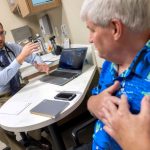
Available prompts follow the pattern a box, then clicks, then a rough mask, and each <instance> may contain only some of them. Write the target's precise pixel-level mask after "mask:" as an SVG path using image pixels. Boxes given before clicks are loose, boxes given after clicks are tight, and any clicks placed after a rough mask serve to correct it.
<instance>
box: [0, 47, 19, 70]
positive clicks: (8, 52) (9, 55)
mask: <svg viewBox="0 0 150 150" xmlns="http://www.w3.org/2000/svg"><path fill="white" fill-rule="evenodd" d="M4 47H5V50H6V54H7V56H8V57H9V59H10V60H11V61H13V60H12V57H11V55H12V56H13V57H14V58H16V55H15V53H14V52H13V51H12V50H11V49H10V48H9V47H8V46H7V45H6V44H5V45H4ZM0 67H2V68H4V67H7V66H6V65H5V64H4V63H3V62H2V61H1V60H0Z"/></svg>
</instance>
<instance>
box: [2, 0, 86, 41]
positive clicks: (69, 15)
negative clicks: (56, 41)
mask: <svg viewBox="0 0 150 150" xmlns="http://www.w3.org/2000/svg"><path fill="white" fill-rule="evenodd" d="M82 3H83V0H62V7H59V8H58V9H54V10H50V11H47V12H45V13H48V14H49V15H50V17H51V19H52V21H53V22H54V26H56V27H57V28H58V32H59V37H60V36H61V33H60V25H61V23H62V24H66V26H67V29H68V32H69V37H70V38H71V41H72V43H88V38H87V37H88V30H87V29H86V26H85V23H83V22H82V21H81V20H80V16H79V13H80V8H81V5H82ZM0 6H3V7H1V9H0V22H2V23H3V25H4V27H5V30H6V31H7V35H6V40H7V41H14V39H13V37H12V34H11V31H10V30H12V29H14V28H18V27H21V26H24V25H28V26H29V27H31V29H32V31H33V33H37V32H40V30H39V24H38V16H39V15H37V16H36V17H35V16H30V17H27V18H21V17H20V16H18V15H15V14H13V13H12V12H11V11H10V9H9V6H8V3H7V0H0ZM41 14H43V13H41ZM58 15H59V16H58Z"/></svg>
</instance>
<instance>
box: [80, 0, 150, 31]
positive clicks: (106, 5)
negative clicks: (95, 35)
mask: <svg viewBox="0 0 150 150" xmlns="http://www.w3.org/2000/svg"><path fill="white" fill-rule="evenodd" d="M80 17H81V19H82V20H83V21H88V20H89V21H92V22H93V23H94V24H96V25H99V26H101V27H106V26H107V25H108V24H109V23H110V21H111V20H112V19H117V20H120V21H121V22H122V23H123V24H124V25H125V26H127V27H128V28H130V29H131V30H133V31H143V30H147V29H150V1H149V0H84V2H83V5H82V8H81V12H80Z"/></svg>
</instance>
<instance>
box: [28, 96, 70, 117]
mask: <svg viewBox="0 0 150 150" xmlns="http://www.w3.org/2000/svg"><path fill="white" fill-rule="evenodd" d="M68 105H69V102H67V101H57V100H48V99H44V100H43V101H42V102H40V103H39V104H38V105H36V106H35V107H33V108H32V109H31V110H30V112H31V113H32V114H36V115H41V116H46V117H51V118H56V117H57V116H58V115H59V114H60V113H61V112H62V111H63V110H64V109H65V108H66V107H67V106H68Z"/></svg>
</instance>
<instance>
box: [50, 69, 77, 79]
mask: <svg viewBox="0 0 150 150" xmlns="http://www.w3.org/2000/svg"><path fill="white" fill-rule="evenodd" d="M49 75H50V76H55V77H62V78H71V77H73V76H76V75H78V73H73V72H63V71H54V72H52V73H50V74H49Z"/></svg>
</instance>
